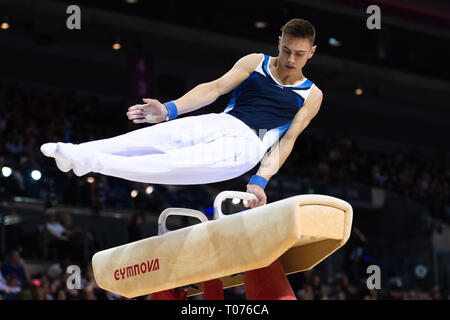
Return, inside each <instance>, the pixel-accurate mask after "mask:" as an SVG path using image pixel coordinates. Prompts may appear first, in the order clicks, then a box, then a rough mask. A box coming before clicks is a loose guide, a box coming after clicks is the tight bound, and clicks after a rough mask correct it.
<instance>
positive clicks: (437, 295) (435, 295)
mask: <svg viewBox="0 0 450 320" xmlns="http://www.w3.org/2000/svg"><path fill="white" fill-rule="evenodd" d="M430 300H447V298H446V297H444V296H443V295H442V293H441V290H440V288H439V287H438V286H435V287H434V288H433V289H432V290H431V293H430Z"/></svg>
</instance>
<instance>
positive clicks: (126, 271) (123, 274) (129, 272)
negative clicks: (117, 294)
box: [114, 258, 159, 281]
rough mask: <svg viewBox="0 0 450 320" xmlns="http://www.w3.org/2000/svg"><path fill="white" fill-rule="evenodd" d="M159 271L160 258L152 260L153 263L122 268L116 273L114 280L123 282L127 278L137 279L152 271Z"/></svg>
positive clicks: (148, 262) (142, 263)
mask: <svg viewBox="0 0 450 320" xmlns="http://www.w3.org/2000/svg"><path fill="white" fill-rule="evenodd" d="M157 270H159V260H158V258H156V259H152V260H151V261H148V260H147V262H141V263H140V264H139V263H137V264H135V265H132V266H128V267H125V268H120V269H117V270H115V271H114V279H116V280H117V281H118V280H121V279H125V278H127V279H128V278H132V277H137V276H139V275H141V274H145V273H148V272H152V271H157Z"/></svg>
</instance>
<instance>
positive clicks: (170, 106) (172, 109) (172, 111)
mask: <svg viewBox="0 0 450 320" xmlns="http://www.w3.org/2000/svg"><path fill="white" fill-rule="evenodd" d="M163 104H164V105H165V106H166V108H167V114H168V116H167V120H173V119H175V118H176V117H177V116H178V110H177V106H176V105H175V103H174V102H173V101H169V102H166V103H163Z"/></svg>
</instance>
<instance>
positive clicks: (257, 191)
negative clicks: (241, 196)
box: [246, 184, 267, 209]
mask: <svg viewBox="0 0 450 320" xmlns="http://www.w3.org/2000/svg"><path fill="white" fill-rule="evenodd" d="M247 192H248V193H252V194H254V195H255V196H256V198H257V199H256V200H249V201H248V203H247V205H246V207H250V208H251V209H253V208H256V207H260V206H263V205H265V204H266V202H267V196H266V193H265V192H264V189H263V188H261V187H260V186H258V185H256V184H249V185H247Z"/></svg>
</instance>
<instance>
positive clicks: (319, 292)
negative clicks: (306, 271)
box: [312, 275, 324, 300]
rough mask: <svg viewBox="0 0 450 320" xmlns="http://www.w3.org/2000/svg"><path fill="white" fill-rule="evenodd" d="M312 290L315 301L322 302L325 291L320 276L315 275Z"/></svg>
mask: <svg viewBox="0 0 450 320" xmlns="http://www.w3.org/2000/svg"><path fill="white" fill-rule="evenodd" d="M312 289H313V296H314V300H321V299H322V297H323V296H324V294H323V289H322V280H321V279H320V276H319V275H315V276H314V277H313V281H312Z"/></svg>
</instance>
